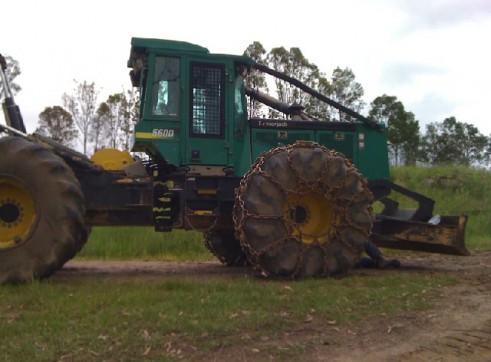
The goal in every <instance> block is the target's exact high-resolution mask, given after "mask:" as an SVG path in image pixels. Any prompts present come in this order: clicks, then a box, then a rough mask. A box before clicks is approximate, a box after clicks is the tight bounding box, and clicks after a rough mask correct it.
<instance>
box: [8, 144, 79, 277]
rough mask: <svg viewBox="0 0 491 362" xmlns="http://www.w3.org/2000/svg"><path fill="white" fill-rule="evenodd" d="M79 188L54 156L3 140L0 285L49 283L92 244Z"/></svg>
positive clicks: (33, 147)
mask: <svg viewBox="0 0 491 362" xmlns="http://www.w3.org/2000/svg"><path fill="white" fill-rule="evenodd" d="M84 215H85V204H84V197H83V194H82V191H81V187H80V184H79V182H78V180H77V178H76V177H75V175H74V173H73V172H72V170H71V169H70V167H69V166H68V165H67V164H66V163H65V162H64V161H63V159H61V158H60V157H58V156H57V155H55V154H54V153H53V152H51V151H50V150H48V149H46V148H44V147H42V146H40V145H37V144H34V143H32V142H29V141H27V140H25V139H23V138H18V137H5V138H1V139H0V284H3V283H19V282H26V281H29V280H32V279H40V278H45V277H47V276H49V275H51V274H52V273H54V272H55V271H56V270H58V269H60V268H61V267H62V266H63V264H65V263H66V262H67V261H68V260H69V259H71V258H73V257H74V256H75V254H76V253H77V252H78V251H79V250H80V249H81V248H82V246H83V245H84V243H85V242H86V241H87V238H88V229H87V228H86V227H85V224H84Z"/></svg>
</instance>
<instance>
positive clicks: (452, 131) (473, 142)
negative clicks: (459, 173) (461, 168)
mask: <svg viewBox="0 0 491 362" xmlns="http://www.w3.org/2000/svg"><path fill="white" fill-rule="evenodd" d="M421 151H422V152H421V153H422V161H423V162H427V163H429V164H432V165H436V164H460V165H466V166H470V165H476V164H481V163H483V162H489V159H490V147H489V139H488V138H487V137H486V136H484V135H482V134H481V133H480V132H479V130H478V129H477V127H475V126H474V125H472V124H468V123H462V122H458V121H457V120H456V119H455V117H449V118H446V119H445V120H443V122H441V123H431V124H429V125H428V126H427V127H426V134H425V135H424V136H423V139H422V147H421Z"/></svg>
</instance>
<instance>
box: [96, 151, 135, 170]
mask: <svg viewBox="0 0 491 362" xmlns="http://www.w3.org/2000/svg"><path fill="white" fill-rule="evenodd" d="M90 159H91V160H92V162H94V163H95V164H96V165H99V166H101V167H102V168H103V169H104V170H108V171H122V170H124V167H125V166H126V165H130V164H132V163H133V162H135V161H134V160H133V157H131V155H130V153H129V152H128V151H120V150H117V149H115V148H103V149H102V150H99V151H97V152H96V153H94V155H93V156H92V157H91V158H90Z"/></svg>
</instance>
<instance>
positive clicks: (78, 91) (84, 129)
mask: <svg viewBox="0 0 491 362" xmlns="http://www.w3.org/2000/svg"><path fill="white" fill-rule="evenodd" d="M74 82H75V87H74V89H73V91H72V93H71V94H67V93H65V94H64V95H63V97H62V99H63V105H64V107H65V109H67V110H68V112H70V114H71V115H72V118H73V120H74V121H75V124H76V125H77V127H78V129H79V130H80V132H81V135H82V144H83V153H84V154H85V155H86V154H87V151H88V149H87V145H88V140H89V130H90V127H91V124H92V121H93V119H94V118H95V115H96V109H97V97H98V94H99V91H98V90H97V89H96V86H95V83H94V82H92V83H87V81H83V83H79V82H77V81H74Z"/></svg>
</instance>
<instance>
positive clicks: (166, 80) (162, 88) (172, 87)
mask: <svg viewBox="0 0 491 362" xmlns="http://www.w3.org/2000/svg"><path fill="white" fill-rule="evenodd" d="M180 78H181V77H180V69H179V58H173V57H159V56H158V57H156V58H155V71H154V77H153V92H152V114H153V115H156V116H169V117H177V116H178V115H179V100H180V96H179V91H180Z"/></svg>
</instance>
